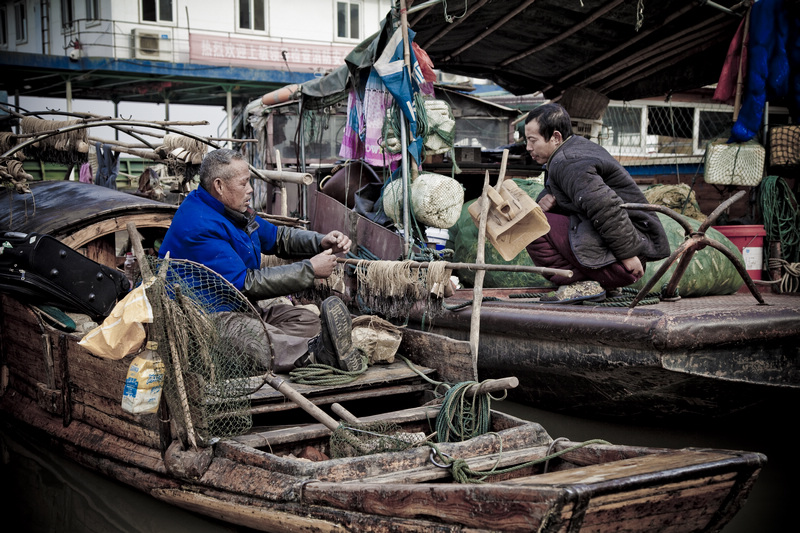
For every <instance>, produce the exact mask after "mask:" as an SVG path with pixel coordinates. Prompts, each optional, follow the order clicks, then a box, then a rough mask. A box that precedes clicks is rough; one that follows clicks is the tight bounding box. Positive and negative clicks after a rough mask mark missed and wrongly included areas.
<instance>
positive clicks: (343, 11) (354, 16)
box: [336, 2, 361, 39]
mask: <svg viewBox="0 0 800 533" xmlns="http://www.w3.org/2000/svg"><path fill="white" fill-rule="evenodd" d="M336 36H337V37H338V38H340V39H360V38H361V4H360V2H336Z"/></svg>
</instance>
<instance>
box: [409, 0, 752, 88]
mask: <svg viewBox="0 0 800 533" xmlns="http://www.w3.org/2000/svg"><path fill="white" fill-rule="evenodd" d="M409 3H410V4H411V2H409ZM413 4H418V5H422V6H424V5H426V4H430V5H429V7H426V8H425V9H422V10H420V11H418V12H415V13H412V14H410V15H409V16H408V19H409V25H410V27H411V28H412V29H413V30H414V31H415V32H416V34H417V35H416V39H415V42H416V43H417V44H418V45H419V46H421V47H422V49H423V50H425V51H426V52H427V53H428V55H429V56H430V58H431V59H432V60H433V64H434V67H435V68H437V69H440V70H442V71H444V72H449V73H453V74H460V75H464V76H469V77H475V78H484V79H490V80H493V81H494V82H496V83H497V84H498V85H500V86H501V87H503V88H505V89H506V90H508V91H509V92H511V93H513V94H516V95H522V94H533V93H536V92H538V91H542V92H543V93H544V95H545V97H547V98H549V99H554V98H556V97H558V96H559V95H560V94H561V93H562V92H563V91H564V90H565V89H567V88H569V87H573V86H580V87H584V88H587V89H592V90H594V91H597V92H599V93H601V94H604V95H606V96H608V97H610V98H611V99H614V100H633V99H637V98H645V97H653V96H666V95H668V94H670V93H672V92H678V91H684V90H689V89H697V88H700V87H703V86H705V85H709V84H713V83H716V82H717V80H718V78H719V75H720V71H721V68H722V65H723V62H724V60H725V56H726V54H727V48H728V45H729V44H730V42H731V40H732V38H733V36H734V34H735V33H736V29H737V27H738V26H739V24H740V22H742V15H743V14H744V13H745V12H746V5H745V6H742V5H741V4H746V2H740V0H718V1H716V2H708V1H702V0H694V1H691V0H658V1H653V0H535V1H534V0H502V1H498V0H494V1H487V0H457V1H452V0H451V1H449V2H446V3H445V2H439V3H432V2H423V1H422V0H417V1H416V2H413ZM734 6H735V7H734ZM728 8H734V9H735V12H731V11H730V10H729V9H728ZM445 10H446V11H445Z"/></svg>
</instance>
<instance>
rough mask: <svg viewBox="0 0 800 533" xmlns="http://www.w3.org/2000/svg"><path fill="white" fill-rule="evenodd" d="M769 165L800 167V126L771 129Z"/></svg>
mask: <svg viewBox="0 0 800 533" xmlns="http://www.w3.org/2000/svg"><path fill="white" fill-rule="evenodd" d="M769 164H770V166H773V167H794V166H798V165H800V126H774V127H772V128H770V130H769Z"/></svg>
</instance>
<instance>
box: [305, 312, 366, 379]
mask: <svg viewBox="0 0 800 533" xmlns="http://www.w3.org/2000/svg"><path fill="white" fill-rule="evenodd" d="M320 320H321V321H322V333H320V335H319V336H318V337H315V338H313V339H311V341H310V342H309V343H308V344H309V346H308V350H309V352H310V353H311V354H312V355H313V358H314V359H315V360H316V362H317V363H322V364H323V365H328V366H332V367H334V368H339V369H341V370H347V371H349V372H353V371H356V370H360V369H361V366H362V362H361V352H360V351H359V350H357V349H356V348H353V339H352V336H351V334H352V330H353V322H352V319H351V318H350V311H348V310H347V306H346V305H345V304H344V302H343V301H342V300H341V299H339V298H337V297H336V296H330V297H328V298H327V299H325V301H324V302H322V306H321V308H320Z"/></svg>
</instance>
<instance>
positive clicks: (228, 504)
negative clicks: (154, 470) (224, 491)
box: [150, 489, 342, 533]
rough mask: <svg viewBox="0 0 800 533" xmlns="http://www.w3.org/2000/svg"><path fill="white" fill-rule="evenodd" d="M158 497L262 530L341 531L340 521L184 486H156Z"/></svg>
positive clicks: (330, 532)
mask: <svg viewBox="0 0 800 533" xmlns="http://www.w3.org/2000/svg"><path fill="white" fill-rule="evenodd" d="M150 494H151V495H152V496H154V497H155V498H158V499H159V500H161V501H164V502H167V503H169V504H171V505H175V506H177V507H180V508H182V509H187V510H189V511H193V512H196V513H201V514H204V515H207V516H213V517H215V518H217V519H220V520H224V521H226V522H231V523H234V524H237V525H239V526H243V527H248V528H251V529H256V530H261V531H283V530H288V531H318V532H320V533H336V532H341V531H342V528H341V526H339V525H338V524H334V523H331V522H328V521H326V520H321V519H318V518H312V517H310V516H305V515H302V514H301V515H299V514H295V513H287V512H281V511H278V510H276V509H274V508H272V507H271V506H261V507H259V506H256V505H253V504H252V503H236V502H234V501H229V500H227V499H224V498H219V497H217V498H213V497H210V496H206V495H204V494H199V493H197V492H192V491H188V490H183V489H156V490H153V491H151V493H150Z"/></svg>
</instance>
